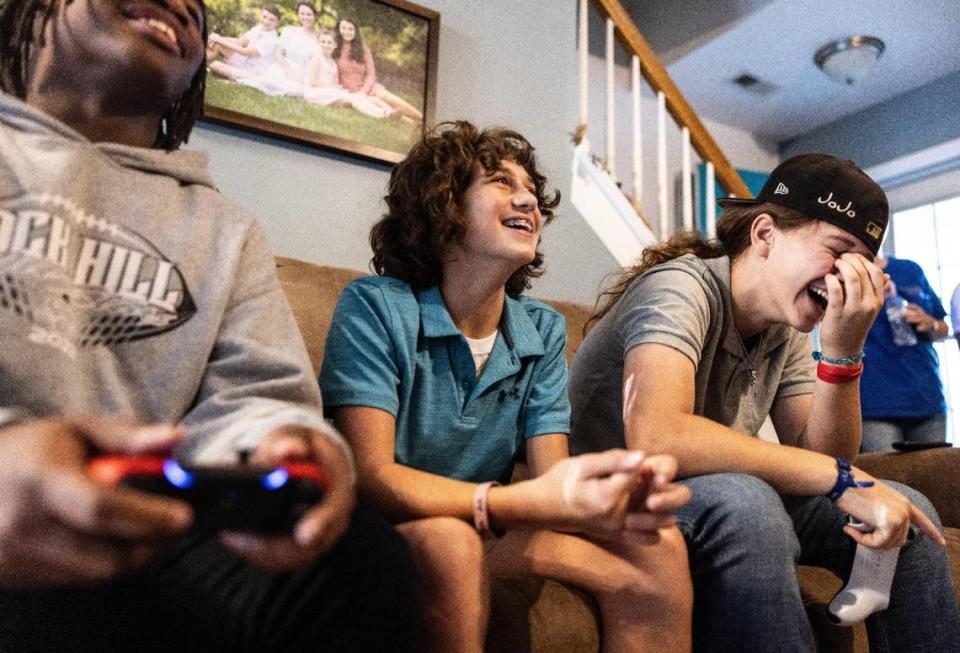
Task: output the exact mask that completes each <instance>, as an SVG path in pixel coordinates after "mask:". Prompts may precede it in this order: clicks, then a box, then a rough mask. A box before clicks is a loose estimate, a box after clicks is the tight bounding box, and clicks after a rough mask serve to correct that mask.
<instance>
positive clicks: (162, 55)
mask: <svg viewBox="0 0 960 653" xmlns="http://www.w3.org/2000/svg"><path fill="white" fill-rule="evenodd" d="M205 34H206V18H205V8H204V4H203V3H202V2H201V1H200V0H164V1H163V2H116V1H115V0H16V1H10V0H4V1H0V88H2V91H3V92H2V93H0V242H2V245H0V288H2V290H0V296H2V302H0V334H2V335H0V339H2V343H3V345H2V347H0V388H2V392H0V650H2V651H17V652H18V653H40V652H45V651H89V652H91V653H92V652H97V653H99V652H102V651H178V652H197V653H199V652H217V651H223V652H231V653H232V652H241V653H242V652H245V651H258V652H259V651H276V652H278V653H279V652H284V653H286V652H288V651H315V650H317V648H318V647H328V649H329V650H338V651H383V650H391V651H392V650H397V649H398V648H403V649H407V648H409V650H414V651H415V650H418V646H417V643H416V642H415V640H414V639H413V634H415V629H413V628H411V624H412V623H413V622H414V619H415V618H416V610H415V607H414V606H415V592H414V581H413V569H412V566H411V564H410V560H409V556H408V554H407V551H406V548H405V546H404V544H403V542H402V540H400V538H399V537H398V536H397V535H396V533H394V531H393V529H392V528H391V527H390V526H389V525H388V524H386V523H384V522H383V520H381V519H378V518H374V517H372V516H361V515H356V516H354V515H353V506H354V502H355V490H354V477H355V472H354V467H353V460H352V455H351V452H350V450H349V447H348V446H347V445H346V443H345V442H344V440H343V438H341V437H340V435H339V434H338V433H337V432H336V431H335V430H334V429H332V428H331V427H330V426H329V425H328V424H327V423H326V422H325V420H324V418H323V415H322V409H321V402H320V393H319V391H318V389H317V385H316V382H315V381H314V379H313V378H312V373H311V371H310V363H309V361H308V359H307V356H306V351H305V348H304V346H303V343H302V340H301V339H300V337H299V333H298V331H297V328H296V324H295V322H294V319H293V316H292V314H291V312H290V308H289V307H288V305H287V302H286V299H285V297H284V295H283V291H282V290H281V288H280V285H279V283H278V281H277V278H276V268H275V263H274V261H273V258H272V257H271V256H270V253H269V249H268V247H267V243H266V238H265V237H264V235H263V232H262V230H261V228H260V227H259V225H258V224H257V222H256V220H255V219H254V218H253V216H251V215H249V214H247V213H246V212H245V211H243V210H242V209H241V208H240V207H239V206H237V205H236V204H234V203H233V202H230V201H229V200H227V199H225V198H224V197H223V196H222V195H221V194H220V193H219V192H218V191H217V190H216V188H214V185H213V180H212V179H211V178H210V176H209V174H208V172H207V164H206V156H205V155H204V154H203V153H200V152H195V151H186V150H181V149H180V146H181V144H182V143H184V142H185V141H186V139H187V137H188V136H189V134H190V132H191V130H192V128H193V126H194V123H195V121H196V119H197V117H198V116H199V115H200V112H201V110H202V107H203V90H204V82H205V79H206V68H205V66H204V65H203V63H204V54H205V50H206V48H205ZM174 445H177V446H178V449H177V456H178V458H180V459H181V460H184V461H185V462H194V463H202V464H210V465H221V464H239V461H240V460H241V459H242V458H243V457H244V454H248V455H249V457H250V459H251V460H252V461H253V462H255V463H258V464H260V465H264V466H274V465H279V464H282V463H284V462H287V461H295V460H302V461H311V462H316V463H318V464H321V465H322V466H323V467H324V468H325V470H326V472H327V475H328V476H329V478H330V486H329V489H328V491H327V493H326V496H325V497H324V499H323V500H322V501H321V502H320V503H318V505H317V506H315V507H313V508H312V509H310V510H309V511H308V512H307V514H306V515H304V517H303V518H302V519H301V521H300V522H298V524H297V525H296V527H295V530H294V531H293V532H292V533H290V534H288V535H278V536H261V535H254V534H250V533H216V532H210V529H209V528H208V527H206V526H205V525H204V524H203V523H197V524H195V527H196V529H195V530H193V531H191V532H188V531H187V529H188V528H189V527H190V526H191V522H192V520H193V514H192V512H191V510H190V507H189V506H188V505H187V504H185V503H183V502H180V501H175V500H173V499H169V498H164V497H161V496H156V495H152V494H146V493H143V492H139V491H135V490H133V489H129V488H125V487H108V486H106V485H101V484H100V483H98V482H95V481H94V480H93V479H92V478H91V477H90V476H89V474H88V473H87V463H88V461H89V459H90V457H91V456H94V455H97V454H100V453H117V454H145V453H152V454H160V453H166V452H167V451H168V450H169V449H170V447H172V446H174Z"/></svg>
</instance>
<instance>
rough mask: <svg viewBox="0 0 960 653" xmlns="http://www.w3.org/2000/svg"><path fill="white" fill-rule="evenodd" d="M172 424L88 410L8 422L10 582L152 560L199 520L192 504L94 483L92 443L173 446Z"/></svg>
mask: <svg viewBox="0 0 960 653" xmlns="http://www.w3.org/2000/svg"><path fill="white" fill-rule="evenodd" d="M182 435H183V434H182V431H181V429H179V428H178V427H176V426H172V425H166V424H153V425H146V424H137V423H134V422H131V421H129V420H124V419H119V418H114V417H107V416H103V415H88V416H83V417H60V418H51V419H25V420H23V421H19V422H16V423H12V424H6V425H4V426H3V427H0V460H2V461H3V463H2V464H0V587H39V586H58V585H69V584H74V583H92V582H100V581H104V580H107V579H110V578H113V577H115V576H117V575H118V574H121V573H125V572H129V571H132V570H134V569H137V568H138V567H140V566H142V565H144V564H146V563H147V562H148V561H149V560H150V559H151V558H152V557H153V556H154V555H155V554H156V553H157V551H158V550H159V548H160V547H161V546H162V545H163V542H164V541H165V540H166V539H167V538H171V537H174V536H176V535H178V534H179V533H181V532H183V530H184V529H186V528H187V526H188V525H189V523H190V519H191V513H190V509H189V507H188V506H186V505H184V504H182V503H180V502H175V501H171V500H169V499H167V498H164V497H155V496H144V495H143V494H141V493H137V492H134V491H132V490H128V489H125V488H117V487H107V486H105V485H103V484H101V483H97V482H95V481H93V480H92V479H91V478H90V477H89V476H88V475H87V470H86V464H87V456H88V455H89V451H90V450H91V449H94V450H99V451H113V452H117V453H123V454H128V455H141V454H147V453H150V452H157V451H163V450H167V449H169V448H170V447H171V446H173V445H174V444H175V443H176V442H177V441H178V440H179V439H180V438H181V437H182Z"/></svg>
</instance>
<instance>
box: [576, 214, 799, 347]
mask: <svg viewBox="0 0 960 653" xmlns="http://www.w3.org/2000/svg"><path fill="white" fill-rule="evenodd" d="M764 213H766V214H767V215H769V216H770V217H771V218H773V222H774V224H775V225H777V228H778V229H781V230H783V231H788V230H790V229H798V228H800V227H802V226H804V225H806V224H809V223H811V222H813V220H814V218H811V217H810V216H808V215H806V214H804V213H801V212H800V211H796V210H794V209H791V208H788V207H785V206H780V205H779V204H770V203H769V202H766V203H763V204H757V205H754V206H735V207H730V208H727V209H725V210H724V212H723V215H721V216H720V220H718V221H717V238H716V240H704V238H703V237H702V236H701V235H700V234H698V233H697V232H695V231H678V232H677V233H675V234H674V235H673V236H671V237H670V239H669V240H667V241H666V242H662V243H657V244H656V245H651V246H650V247H647V248H646V249H644V250H643V253H642V254H641V255H640V260H639V261H638V262H637V264H636V265H634V266H632V267H630V268H627V269H626V270H624V271H623V272H622V273H620V274H619V275H617V276H616V278H615V279H614V281H613V284H612V285H611V286H610V287H609V288H607V289H605V290H604V291H603V292H601V293H600V296H599V297H598V298H597V303H596V306H595V307H594V313H593V315H592V316H591V317H590V319H589V320H588V321H587V323H586V325H585V326H584V329H583V330H584V332H587V331H589V330H590V328H592V326H593V325H594V324H595V323H596V322H597V321H598V320H599V319H600V318H602V317H603V316H604V315H606V314H607V313H608V312H609V311H610V309H611V308H613V307H614V306H615V305H616V303H617V302H618V301H619V300H620V297H622V296H623V293H625V292H626V291H627V288H629V287H630V284H631V283H633V281H634V279H636V278H637V277H639V276H640V275H641V274H643V273H644V272H646V271H647V270H649V269H650V268H653V267H655V266H657V265H660V264H661V263H666V262H667V261H672V260H673V259H675V258H679V257H681V256H683V255H684V254H693V255H694V256H696V257H698V258H705V259H706V258H718V257H720V256H729V257H730V260H731V261H734V260H736V259H737V258H738V257H739V256H740V255H742V254H743V253H744V252H746V251H747V248H749V247H750V230H751V228H752V227H753V221H754V220H756V219H757V217H759V216H760V215H762V214H764Z"/></svg>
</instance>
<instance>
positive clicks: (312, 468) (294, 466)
mask: <svg viewBox="0 0 960 653" xmlns="http://www.w3.org/2000/svg"><path fill="white" fill-rule="evenodd" d="M283 467H284V469H286V470H287V472H288V473H289V474H290V478H294V479H300V478H305V479H307V480H310V481H313V482H314V483H316V484H317V485H319V486H320V487H321V488H323V490H324V491H326V490H329V489H330V479H329V478H327V473H326V472H325V471H324V470H323V467H321V466H320V465H318V464H316V463H287V464H286V465H283Z"/></svg>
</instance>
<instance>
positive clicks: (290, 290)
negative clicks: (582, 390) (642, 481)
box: [277, 257, 960, 653]
mask: <svg viewBox="0 0 960 653" xmlns="http://www.w3.org/2000/svg"><path fill="white" fill-rule="evenodd" d="M277 274H278V276H279V277H280V281H281V284H282V286H283V288H284V291H285V292H286V294H287V297H288V299H289V301H290V304H291V307H292V308H293V312H294V315H295V316H296V318H297V323H298V325H299V327H300V330H301V332H302V334H303V337H304V341H305V342H306V345H307V350H308V352H309V353H310V359H311V362H312V363H313V366H314V370H315V371H319V369H320V363H321V362H322V360H323V345H324V340H325V338H326V333H327V328H328V327H329V325H330V319H331V317H332V315H333V308H334V305H335V303H336V300H337V297H338V296H339V294H340V291H341V290H342V289H343V287H344V286H345V285H346V284H347V283H349V282H350V281H351V280H352V279H354V278H356V277H357V276H360V275H361V274H362V272H358V271H355V270H347V269H342V268H333V267H325V266H318V265H313V264H310V263H305V262H303V261H298V260H294V259H288V258H279V257H278V258H277ZM550 303H551V304H552V305H553V306H554V307H556V308H557V310H559V311H560V312H561V313H563V314H564V316H565V317H566V319H567V336H568V342H569V351H568V352H567V358H568V360H569V359H570V358H572V356H573V354H574V352H575V351H576V350H577V347H578V346H579V344H580V341H581V340H582V332H583V325H584V322H585V320H586V319H587V317H588V316H589V314H590V308H589V307H587V306H583V305H580V304H574V303H570V302H550ZM857 464H858V465H859V466H861V467H862V468H863V469H865V470H867V471H869V472H870V473H871V474H873V475H875V476H877V477H879V478H887V479H892V480H897V481H900V482H902V483H906V484H907V485H910V486H912V487H914V488H916V489H917V490H919V491H921V492H923V493H924V494H925V495H926V496H927V497H929V498H930V500H931V501H932V502H933V504H934V505H935V506H936V507H937V510H938V511H939V513H940V517H941V519H942V520H943V523H944V525H945V526H946V527H947V528H946V535H947V540H948V548H949V554H950V561H951V565H952V571H953V576H954V584H955V585H956V586H958V587H960V492H958V491H957V490H956V489H955V485H954V484H955V483H956V479H957V478H958V470H960V449H939V450H930V451H922V452H916V453H909V454H899V453H898V454H869V455H863V456H860V458H858V460H857ZM800 580H801V587H802V589H803V594H804V597H805V600H806V601H807V611H808V614H809V615H810V620H811V623H812V624H813V626H814V632H815V635H816V638H817V648H818V650H819V651H821V652H828V651H836V652H841V651H842V652H847V651H858V652H859V651H867V645H866V634H865V631H864V628H863V626H862V625H860V626H857V627H855V628H850V629H847V628H838V627H835V626H832V625H830V624H829V623H828V622H827V621H826V618H825V616H824V615H825V607H826V605H827V603H829V601H830V599H831V598H832V597H833V595H834V594H835V593H836V591H837V590H838V589H839V588H840V581H839V580H838V579H837V578H835V577H834V576H833V575H831V574H830V573H829V572H826V571H824V570H820V569H814V568H809V567H802V568H801V569H800ZM596 619H597V612H596V606H595V605H594V603H593V601H592V600H591V599H590V597H589V596H587V595H586V594H584V593H583V592H581V591H579V590H577V589H576V588H572V587H569V586H565V585H562V584H560V583H556V582H554V581H534V580H503V581H498V582H497V583H495V584H494V587H493V610H492V615H491V624H490V635H489V638H488V649H489V650H492V651H511V652H519V651H528V650H529V651H549V652H550V653H563V652H566V651H570V652H573V651H578V652H579V651H597V650H599V643H600V642H599V635H598V631H597V622H596ZM771 627H776V625H775V624H771Z"/></svg>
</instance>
